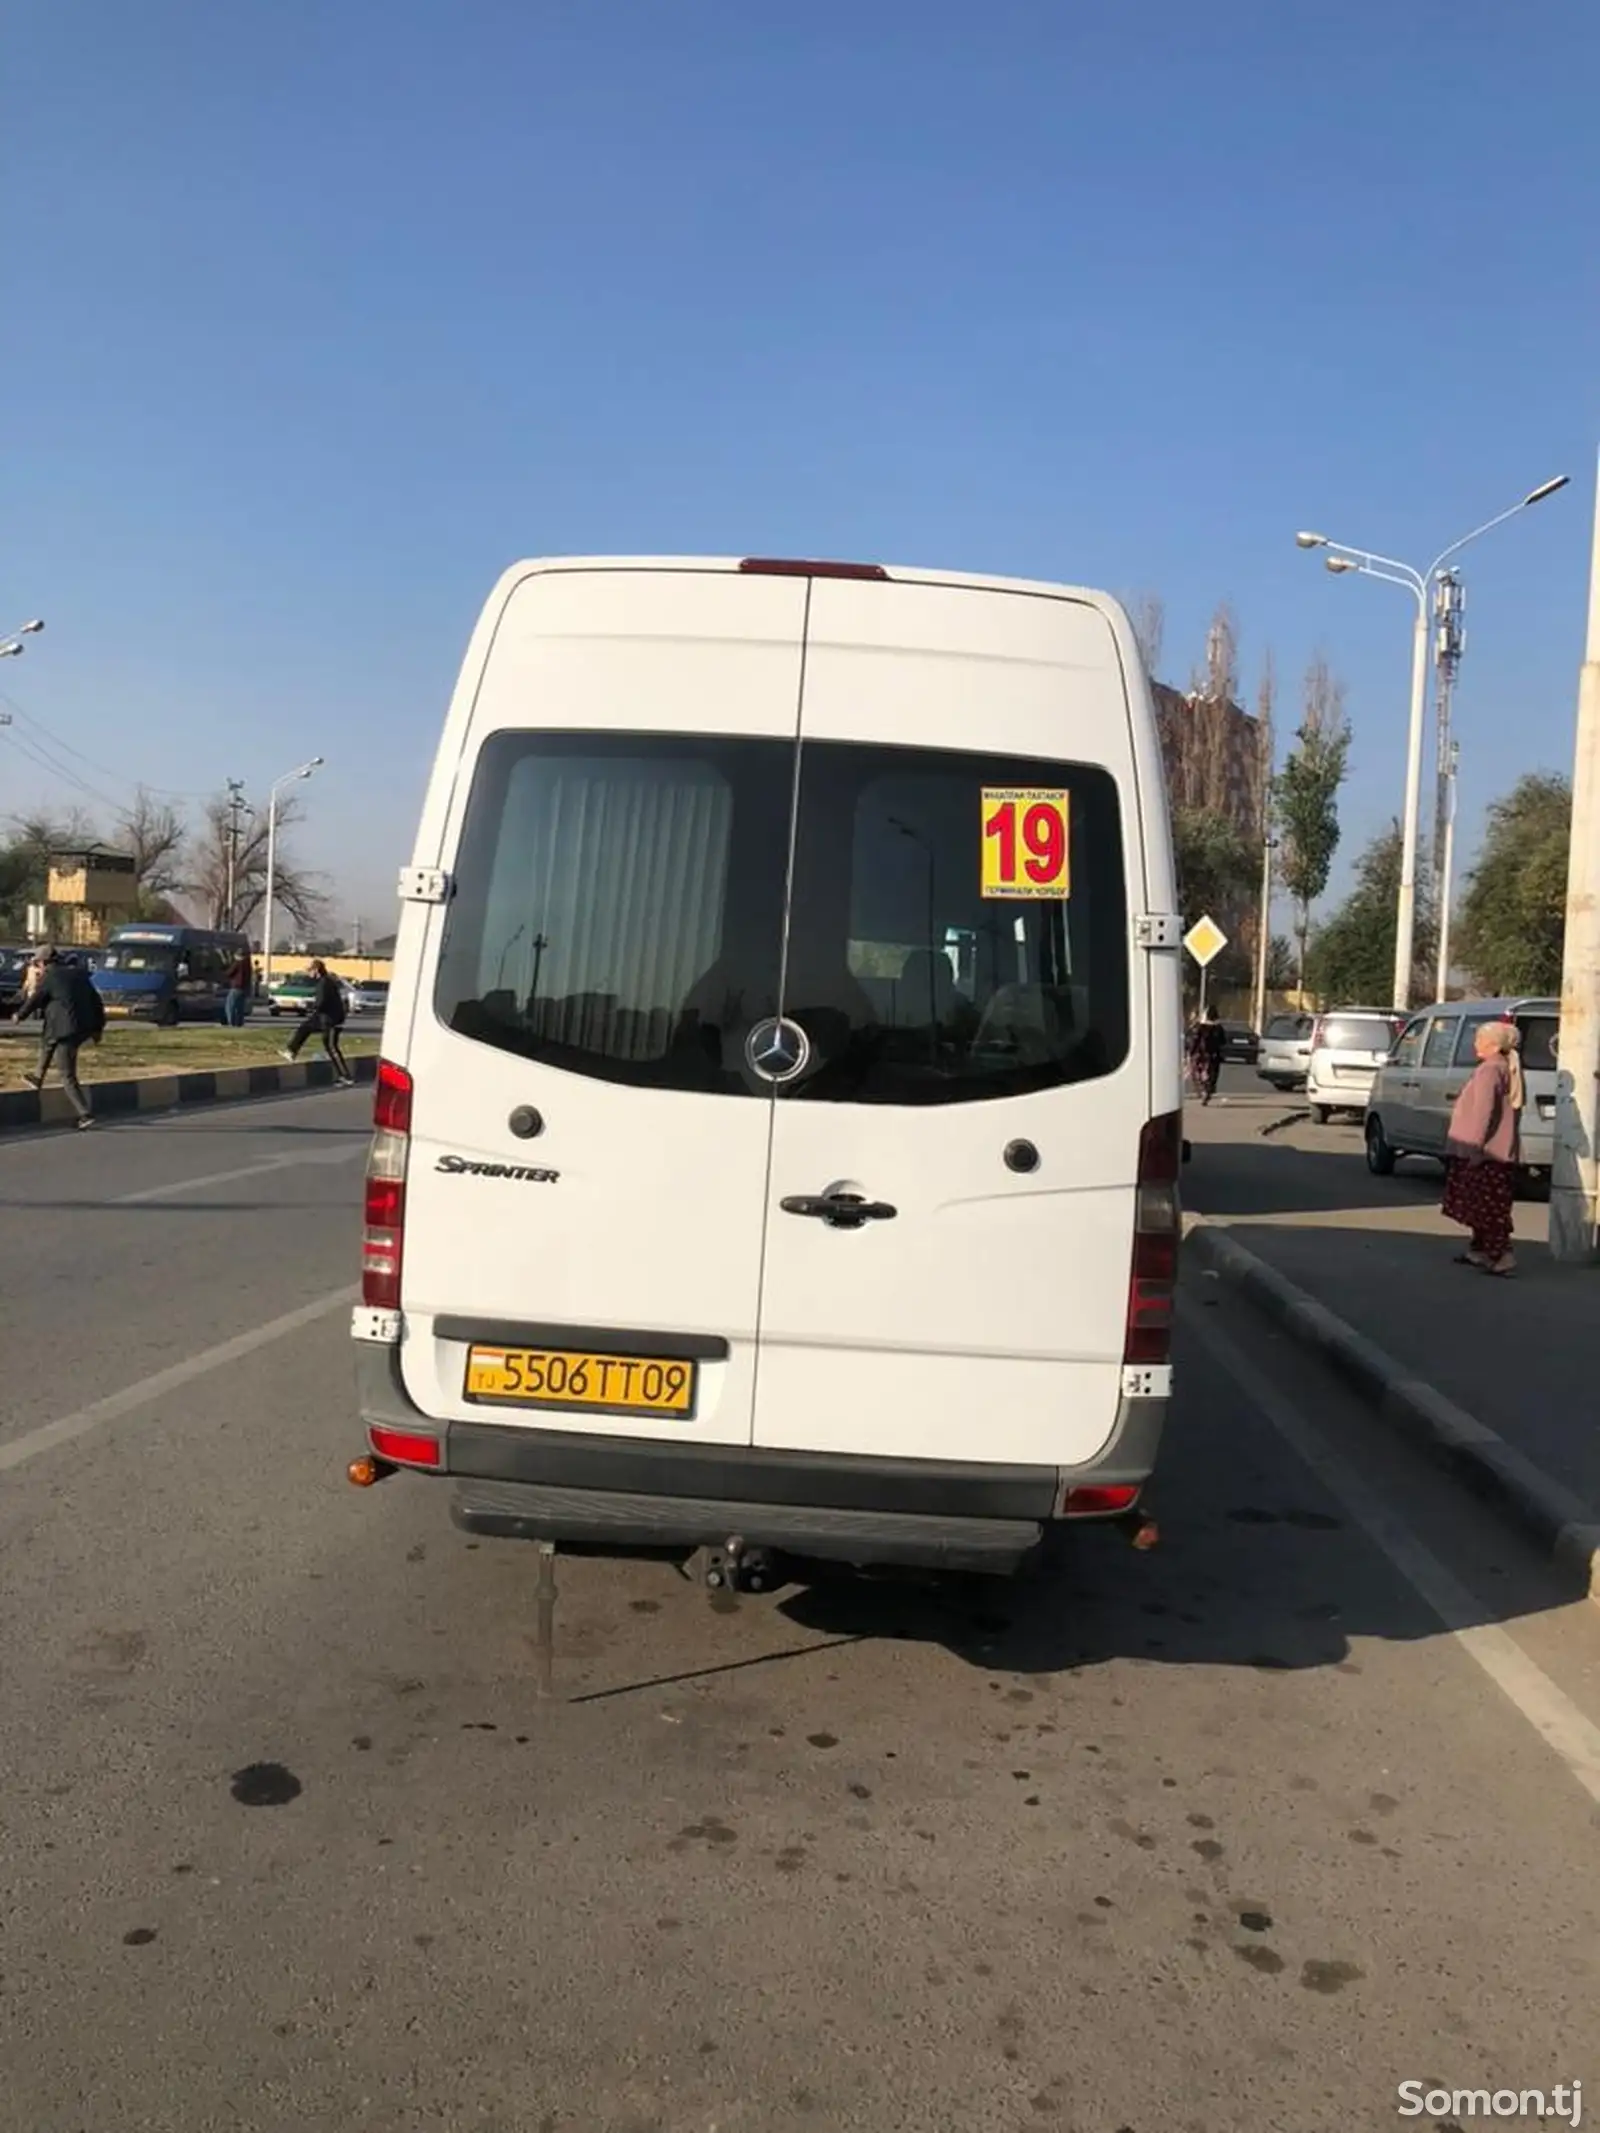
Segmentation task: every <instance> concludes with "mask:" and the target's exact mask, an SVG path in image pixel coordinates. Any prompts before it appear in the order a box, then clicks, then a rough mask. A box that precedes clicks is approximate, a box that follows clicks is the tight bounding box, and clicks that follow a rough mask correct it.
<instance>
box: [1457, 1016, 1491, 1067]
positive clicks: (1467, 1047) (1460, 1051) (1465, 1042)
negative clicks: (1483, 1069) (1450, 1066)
mask: <svg viewBox="0 0 1600 2133" xmlns="http://www.w3.org/2000/svg"><path fill="white" fill-rule="evenodd" d="M1493 1020H1494V1017H1493V1016H1492V1015H1468V1016H1467V1017H1466V1018H1465V1019H1464V1020H1463V1022H1462V1024H1461V1034H1460V1036H1459V1037H1458V1038H1457V1039H1456V1051H1455V1062H1454V1063H1455V1064H1456V1065H1457V1066H1476V1065H1477V1063H1478V1054H1477V1052H1476V1050H1475V1049H1474V1047H1475V1045H1476V1042H1477V1036H1478V1032H1479V1030H1481V1029H1482V1027H1483V1025H1484V1024H1485V1023H1486V1022H1492V1021H1493Z"/></svg>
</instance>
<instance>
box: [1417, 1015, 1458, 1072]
mask: <svg viewBox="0 0 1600 2133" xmlns="http://www.w3.org/2000/svg"><path fill="white" fill-rule="evenodd" d="M1456 1026H1457V1025H1456V1017H1455V1016H1454V1015H1439V1016H1436V1017H1435V1020H1434V1024H1433V1027H1432V1029H1430V1030H1429V1032H1428V1041H1427V1043H1426V1044H1425V1045H1424V1046H1423V1048H1422V1063H1423V1065H1424V1066H1425V1067H1442V1066H1448V1065H1449V1064H1450V1059H1451V1055H1452V1053H1453V1052H1454V1050H1455V1044H1456Z"/></svg>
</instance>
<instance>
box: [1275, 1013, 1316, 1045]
mask: <svg viewBox="0 0 1600 2133" xmlns="http://www.w3.org/2000/svg"><path fill="white" fill-rule="evenodd" d="M1310 1034H1311V1017H1310V1016H1309V1015H1274V1016H1273V1018H1272V1020H1271V1021H1270V1022H1269V1023H1268V1024H1267V1035H1268V1036H1269V1037H1275V1038H1277V1039H1278V1041H1279V1042H1280V1043H1286V1044H1293V1043H1295V1042H1297V1041H1298V1040H1299V1039H1300V1038H1302V1037H1309V1036H1310Z"/></svg>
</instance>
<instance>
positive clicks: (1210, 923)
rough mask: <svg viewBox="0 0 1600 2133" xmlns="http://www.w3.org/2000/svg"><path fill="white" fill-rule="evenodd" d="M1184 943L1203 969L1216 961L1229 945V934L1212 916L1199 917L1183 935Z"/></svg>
mask: <svg viewBox="0 0 1600 2133" xmlns="http://www.w3.org/2000/svg"><path fill="white" fill-rule="evenodd" d="M1183 945H1184V947H1185V948H1187V949H1188V951H1189V953H1190V954H1191V955H1192V956H1193V957H1194V959H1195V961H1196V962H1197V963H1198V964H1199V965H1200V968H1201V969H1202V970H1204V969H1205V967H1206V965H1207V964H1208V963H1214V962H1215V961H1216V959H1217V957H1218V956H1219V955H1221V953H1222V951H1223V949H1224V948H1226V947H1227V945H1228V936H1227V935H1226V934H1225V933H1224V932H1223V930H1222V928H1221V927H1220V926H1219V925H1218V924H1217V922H1216V920H1215V919H1214V918H1211V917H1206V918H1197V919H1196V920H1195V922H1194V924H1193V925H1192V926H1191V927H1190V928H1189V930H1188V932H1187V933H1186V934H1185V935H1184V936H1183Z"/></svg>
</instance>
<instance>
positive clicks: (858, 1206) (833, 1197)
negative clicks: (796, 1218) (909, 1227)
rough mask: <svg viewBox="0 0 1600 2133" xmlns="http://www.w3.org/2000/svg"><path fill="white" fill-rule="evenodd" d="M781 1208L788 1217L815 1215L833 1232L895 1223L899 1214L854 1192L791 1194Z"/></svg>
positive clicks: (878, 1201)
mask: <svg viewBox="0 0 1600 2133" xmlns="http://www.w3.org/2000/svg"><path fill="white" fill-rule="evenodd" d="M778 1205H779V1206H780V1207H781V1208H782V1209H783V1211H784V1213H785V1214H786V1215H814V1216H815V1217H816V1219H817V1220H818V1221H819V1222H826V1223H827V1225H828V1227H829V1228H830V1229H860V1227H861V1226H862V1224H863V1223H864V1222H892V1221H893V1220H894V1218H895V1216H896V1215H897V1214H898V1213H899V1212H900V1210H899V1209H898V1208H897V1207H891V1206H890V1205H889V1203H888V1201H887V1200H863V1199H862V1197H861V1195H860V1194H859V1193H854V1192H822V1193H806V1192H800V1193H791V1194H790V1196H789V1198H788V1199H787V1200H780V1201H779V1202H778Z"/></svg>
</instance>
